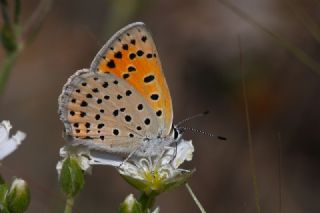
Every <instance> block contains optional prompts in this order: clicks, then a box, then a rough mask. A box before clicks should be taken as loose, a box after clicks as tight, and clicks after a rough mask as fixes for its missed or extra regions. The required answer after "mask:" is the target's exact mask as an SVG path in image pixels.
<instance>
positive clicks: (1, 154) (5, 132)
mask: <svg viewBox="0 0 320 213" xmlns="http://www.w3.org/2000/svg"><path fill="white" fill-rule="evenodd" d="M11 128H12V126H11V124H10V121H2V122H1V123H0V160H2V159H4V158H5V157H6V156H8V155H10V154H11V153H12V152H13V151H14V150H16V149H17V148H18V146H19V145H20V144H21V141H23V140H24V139H25V138H26V134H25V133H24V132H21V131H17V133H16V134H15V135H13V136H12V137H11V138H10V137H9V132H10V129H11Z"/></svg>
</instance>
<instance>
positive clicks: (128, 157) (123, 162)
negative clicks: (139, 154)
mask: <svg viewBox="0 0 320 213" xmlns="http://www.w3.org/2000/svg"><path fill="white" fill-rule="evenodd" d="M139 148H140V147H137V148H136V149H134V150H133V151H132V152H131V153H130V154H129V155H128V156H127V157H126V158H125V159H124V160H123V161H122V162H121V164H120V165H119V167H118V168H121V167H122V166H123V164H125V163H126V162H128V160H129V159H130V158H131V157H132V156H133V155H134V153H135V152H136V151H138V149H139Z"/></svg>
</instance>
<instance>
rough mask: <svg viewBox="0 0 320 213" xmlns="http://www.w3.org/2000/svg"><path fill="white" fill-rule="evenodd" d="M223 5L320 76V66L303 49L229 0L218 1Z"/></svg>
mask: <svg viewBox="0 0 320 213" xmlns="http://www.w3.org/2000/svg"><path fill="white" fill-rule="evenodd" d="M217 1H218V2H220V3H222V4H223V5H224V6H226V7H227V8H228V9H230V10H231V11H232V12H233V13H234V14H236V15H238V16H239V17H240V18H242V19H243V20H245V21H246V22H247V23H249V24H251V25H252V26H253V27H255V28H257V29H259V30H261V31H262V32H264V33H266V34H267V35H269V36H271V37H272V38H273V39H274V40H275V41H276V42H277V43H278V44H279V45H280V46H282V47H283V48H285V49H286V50H287V51H288V52H290V53H291V54H292V55H293V56H294V57H296V58H297V59H298V60H299V61H300V62H301V63H303V64H304V65H306V66H307V67H309V69H311V70H313V71H314V72H316V73H317V74H320V64H319V63H318V62H317V61H316V60H314V59H313V58H311V57H310V56H309V55H308V54H307V53H305V52H304V51H303V50H302V49H300V48H298V47H296V46H295V45H293V44H292V43H290V42H289V41H288V40H287V39H285V38H283V37H281V36H280V35H278V34H276V33H274V32H273V31H271V30H269V29H268V28H266V27H264V26H263V25H261V24H260V23H259V22H257V21H256V20H255V19H254V18H253V17H251V16H249V15H248V14H247V13H245V12H244V11H242V10H241V9H240V8H238V7H237V6H235V5H234V4H232V3H230V2H229V1H228V0H217Z"/></svg>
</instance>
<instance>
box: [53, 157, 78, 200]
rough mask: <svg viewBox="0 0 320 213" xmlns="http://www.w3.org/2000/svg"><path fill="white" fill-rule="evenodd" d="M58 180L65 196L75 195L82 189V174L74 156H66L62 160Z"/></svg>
mask: <svg viewBox="0 0 320 213" xmlns="http://www.w3.org/2000/svg"><path fill="white" fill-rule="evenodd" d="M59 182H60V187H61V189H62V191H63V192H64V193H65V194H66V196H67V197H75V196H76V195H77V194H78V193H79V192H80V191H81V190H82V188H83V186H84V174H83V172H82V170H81V168H80V166H79V164H78V162H77V159H76V158H73V157H68V158H66V160H65V161H64V162H63V165H62V169H61V173H60V177H59Z"/></svg>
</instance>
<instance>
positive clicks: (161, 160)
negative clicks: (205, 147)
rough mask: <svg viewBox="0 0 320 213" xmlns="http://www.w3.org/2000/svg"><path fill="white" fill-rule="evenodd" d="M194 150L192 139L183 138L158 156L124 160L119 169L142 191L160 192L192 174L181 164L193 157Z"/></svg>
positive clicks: (180, 182)
mask: <svg viewBox="0 0 320 213" xmlns="http://www.w3.org/2000/svg"><path fill="white" fill-rule="evenodd" d="M193 151H194V147H193V145H192V141H186V140H183V139H181V140H180V141H179V143H178V145H177V147H176V148H175V147H170V149H168V150H167V151H166V152H164V153H163V154H161V155H159V156H158V158H155V159H152V158H147V157H142V158H135V159H134V160H132V161H126V162H123V163H122V164H121V166H120V167H118V171H119V173H120V174H121V175H122V177H123V178H124V179H126V180H127V182H128V183H129V184H131V185H133V186H134V187H135V188H137V189H139V190H140V191H144V192H145V193H146V194H149V193H151V192H154V193H156V194H158V193H161V192H163V191H167V190H168V189H171V188H174V187H177V186H179V185H181V184H183V183H185V182H186V180H187V179H188V177H190V176H191V174H192V173H193V171H189V170H185V169H180V168H179V166H180V165H181V164H182V163H183V162H185V161H190V160H191V159H192V153H193Z"/></svg>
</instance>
